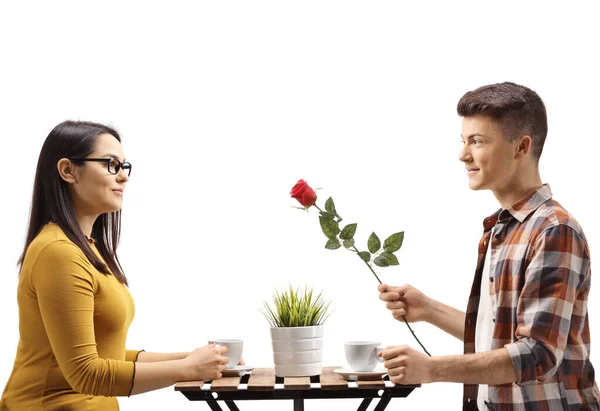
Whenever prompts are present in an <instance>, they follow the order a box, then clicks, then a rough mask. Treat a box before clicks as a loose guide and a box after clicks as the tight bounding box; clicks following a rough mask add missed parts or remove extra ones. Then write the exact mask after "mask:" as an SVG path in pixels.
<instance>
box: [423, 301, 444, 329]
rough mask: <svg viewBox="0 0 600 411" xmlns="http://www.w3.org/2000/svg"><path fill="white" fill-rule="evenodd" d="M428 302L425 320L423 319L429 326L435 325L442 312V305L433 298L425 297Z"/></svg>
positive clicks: (426, 303)
mask: <svg viewBox="0 0 600 411" xmlns="http://www.w3.org/2000/svg"><path fill="white" fill-rule="evenodd" d="M425 298H426V299H427V300H426V302H425V307H427V308H426V309H425V318H423V320H424V321H425V322H428V323H429V324H433V325H435V323H436V318H437V316H438V313H439V312H440V307H439V305H440V303H439V301H437V300H434V299H433V298H431V297H425Z"/></svg>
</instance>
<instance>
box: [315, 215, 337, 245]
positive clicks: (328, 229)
mask: <svg viewBox="0 0 600 411" xmlns="http://www.w3.org/2000/svg"><path fill="white" fill-rule="evenodd" d="M319 222H320V223H321V230H323V234H325V236H326V237H327V238H329V239H331V240H337V235H338V233H339V232H340V227H339V226H338V223H336V222H335V220H334V219H333V218H329V217H323V216H321V217H319Z"/></svg>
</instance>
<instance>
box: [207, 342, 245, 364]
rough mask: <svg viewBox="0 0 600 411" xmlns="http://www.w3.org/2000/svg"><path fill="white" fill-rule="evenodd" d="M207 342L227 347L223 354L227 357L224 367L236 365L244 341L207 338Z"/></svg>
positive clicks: (240, 355)
mask: <svg viewBox="0 0 600 411" xmlns="http://www.w3.org/2000/svg"><path fill="white" fill-rule="evenodd" d="M208 343H209V344H212V343H214V344H216V345H220V346H223V347H227V353H226V354H225V356H226V357H227V358H229V362H228V363H227V364H225V368H227V369H228V370H230V369H232V368H235V367H237V365H238V364H239V362H240V358H241V357H242V350H243V349H244V341H242V340H231V339H218V340H209V341H208Z"/></svg>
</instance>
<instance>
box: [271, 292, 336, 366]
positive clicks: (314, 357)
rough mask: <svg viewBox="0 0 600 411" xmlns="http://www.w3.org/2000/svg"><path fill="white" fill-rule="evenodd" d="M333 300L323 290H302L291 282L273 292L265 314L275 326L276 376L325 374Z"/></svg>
mask: <svg viewBox="0 0 600 411" xmlns="http://www.w3.org/2000/svg"><path fill="white" fill-rule="evenodd" d="M329 304H330V303H329V302H325V300H324V299H323V297H322V292H320V293H319V294H318V295H316V296H315V293H314V291H313V289H312V288H311V289H307V288H306V287H305V288H304V290H299V289H298V288H296V289H294V288H293V287H292V286H291V285H290V286H289V288H288V289H286V290H283V291H275V292H274V293H273V305H274V307H271V306H270V305H269V304H268V303H267V302H266V301H265V302H264V310H263V314H264V315H265V317H266V318H267V320H268V321H269V323H270V325H271V342H272V344H273V360H274V363H275V375H276V376H278V377H304V376H312V375H320V374H321V366H322V363H323V323H324V322H325V320H326V319H327V317H328V316H329V314H328V311H329Z"/></svg>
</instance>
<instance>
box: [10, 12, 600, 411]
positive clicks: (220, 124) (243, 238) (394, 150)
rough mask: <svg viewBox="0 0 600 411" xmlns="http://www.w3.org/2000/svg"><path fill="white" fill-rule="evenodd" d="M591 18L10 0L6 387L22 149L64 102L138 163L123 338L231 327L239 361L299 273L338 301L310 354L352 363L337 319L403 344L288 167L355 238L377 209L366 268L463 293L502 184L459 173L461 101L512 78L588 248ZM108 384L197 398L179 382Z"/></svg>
mask: <svg viewBox="0 0 600 411" xmlns="http://www.w3.org/2000/svg"><path fill="white" fill-rule="evenodd" d="M599 27H600V26H598V24H597V16H596V15H595V14H594V13H592V12H591V3H587V4H586V3H578V2H570V3H569V5H568V6H566V5H565V3H564V2H562V3H560V6H557V5H553V4H552V3H549V2H528V3H527V4H525V3H524V2H510V1H506V2H502V3H501V4H500V3H491V2H485V3H483V2H472V3H471V2H464V1H463V2H437V3H436V2H397V1H377V2H374V1H371V2H366V1H364V2H358V1H348V0H345V1H322V0H321V1H303V2H290V1H282V0H279V1H240V2H229V1H227V2H226V1H221V2H191V1H190V2H181V1H179V2H175V1H172V2H168V5H167V2H163V3H159V2H144V3H141V2H140V3H138V4H135V3H132V2H130V3H125V2H107V1H105V2H102V3H100V2H98V3H95V4H93V5H92V4H91V3H87V2H75V1H73V2H56V1H55V2H37V3H33V2H26V1H23V2H10V3H8V2H3V3H2V5H1V6H0V59H1V60H0V124H1V133H2V140H1V144H2V150H1V151H2V163H1V169H2V172H3V173H2V190H1V191H0V196H1V201H0V207H1V213H0V215H1V218H2V224H1V228H0V232H1V235H0V389H3V387H4V385H5V384H6V381H7V379H8V377H9V375H10V372H11V368H12V363H13V360H14V355H15V351H16V346H17V342H18V313H17V302H16V285H17V274H18V272H17V268H16V261H17V259H18V257H19V255H20V253H21V251H22V246H23V242H24V238H25V231H26V224H27V218H28V209H29V204H30V200H31V198H30V196H31V189H32V182H33V176H34V172H35V166H36V162H37V156H38V154H39V150H40V148H41V145H42V142H43V140H44V138H45V137H46V136H47V134H48V133H49V131H50V130H51V129H52V128H53V127H54V126H55V125H56V124H58V123H59V122H61V121H63V120H66V119H81V120H91V121H99V122H106V123H109V124H112V125H114V126H115V127H116V128H117V129H118V130H119V131H120V132H121V134H122V137H123V144H124V148H125V153H126V157H127V159H128V160H130V161H131V163H132V164H133V173H132V178H131V180H130V183H129V185H128V187H127V191H126V194H125V197H126V200H125V204H124V211H123V231H122V245H121V247H120V249H119V255H120V258H121V261H122V263H123V266H124V268H125V271H126V274H127V276H128V278H129V280H130V284H131V288H130V289H131V292H132V294H133V296H134V299H135V302H136V309H137V313H136V317H135V320H134V322H133V324H132V326H131V328H130V331H129V338H128V342H129V344H128V345H129V348H144V349H146V350H148V351H181V350H186V351H187V350H192V349H193V348H195V347H197V346H200V345H204V344H205V342H206V340H207V339H209V338H215V337H221V338H227V337H229V338H242V339H244V340H245V348H244V356H245V358H246V361H247V363H248V364H249V365H254V366H271V365H272V353H271V348H270V337H269V331H268V323H267V321H266V320H265V319H264V318H263V317H262V315H261V313H260V312H259V309H260V308H261V306H262V302H263V301H264V300H265V299H269V298H270V296H271V293H272V291H273V290H274V289H275V288H276V287H277V288H279V287H284V286H287V284H289V283H291V284H294V285H303V284H308V285H309V286H313V287H315V288H316V289H323V290H324V295H325V296H326V298H327V299H330V300H332V306H333V307H334V309H335V311H334V312H333V314H332V315H331V317H330V318H329V320H328V321H327V323H326V329H325V333H326V337H325V344H326V346H325V353H324V355H325V359H326V360H325V362H326V363H327V364H331V365H345V360H344V354H343V343H344V341H348V340H353V339H377V340H380V341H381V342H382V343H383V344H385V345H388V344H405V343H406V344H410V345H412V346H414V347H417V344H416V342H414V340H413V339H412V337H411V335H410V333H409V332H408V330H407V329H406V327H405V326H404V325H403V324H400V323H398V322H396V321H395V320H393V318H392V317H391V315H390V314H388V312H387V311H386V309H385V307H384V305H383V304H382V303H381V302H380V301H379V300H378V293H377V291H376V286H377V283H376V281H375V279H374V278H373V276H372V274H370V272H369V271H368V270H367V268H366V267H365V266H364V265H363V263H362V262H361V261H360V260H359V259H358V258H357V257H356V256H354V255H352V254H351V253H349V252H347V251H345V250H343V249H340V250H336V251H329V250H325V249H324V248H323V246H324V244H325V237H324V236H323V234H322V233H321V231H320V228H319V224H318V219H317V215H316V214H315V213H314V212H311V214H310V215H306V213H304V212H302V211H299V210H296V209H293V208H292V206H293V205H295V201H294V200H292V199H291V198H289V190H290V189H291V187H292V186H293V185H294V184H295V183H296V181H297V180H298V179H300V178H304V179H306V180H307V181H308V182H309V184H311V185H312V186H313V187H322V188H323V189H322V191H320V192H319V194H320V196H321V197H320V199H319V204H321V205H322V204H323V203H324V201H325V199H326V198H327V197H329V196H332V197H333V198H334V200H335V202H336V205H337V207H338V211H339V213H340V214H341V215H342V217H344V219H345V221H346V222H357V223H358V231H357V235H356V239H357V244H358V245H359V246H360V245H362V248H365V246H366V239H367V237H368V235H369V234H370V233H371V231H375V232H377V233H378V234H379V236H380V237H381V238H382V239H383V238H385V237H386V236H387V235H389V234H391V233H393V232H395V231H400V230H404V231H405V232H406V237H405V242H404V246H403V248H402V249H401V250H400V251H399V253H398V256H399V259H400V266H399V267H393V268H386V269H377V272H378V273H379V275H380V276H381V278H382V279H383V280H384V281H385V282H388V283H392V284H402V283H405V282H409V283H411V284H413V285H414V286H416V287H419V288H420V289H422V290H423V291H424V292H426V293H427V294H429V295H431V296H432V297H434V298H437V299H440V300H442V301H444V302H446V303H448V304H450V305H452V306H455V307H458V308H460V309H463V310H464V308H465V307H466V301H467V296H468V294H469V290H470V286H471V281H472V275H473V272H474V268H475V262H476V251H477V244H478V241H479V237H480V234H481V230H482V220H483V218H484V217H486V216H487V215H489V214H491V213H492V212H494V211H495V210H496V209H497V208H498V204H497V203H496V201H495V199H494V197H493V195H492V194H491V193H490V192H472V191H470V190H469V188H468V186H467V176H466V174H465V170H464V167H463V165H462V164H461V163H460V162H459V161H458V159H457V155H458V152H459V150H460V148H461V143H460V119H459V117H458V116H457V114H456V103H457V101H458V99H459V98H460V97H461V96H462V95H463V94H464V93H465V92H466V91H468V90H472V89H474V88H476V87H478V86H481V85H483V84H489V83H494V82H500V81H514V82H517V83H521V84H524V85H527V86H529V87H531V88H532V89H534V90H535V91H537V92H538V93H539V94H540V95H541V97H542V98H543V99H544V101H545V103H546V106H547V110H548V116H549V127H550V128H549V134H548V139H547V142H546V146H545V149H544V153H543V155H542V160H541V172H542V178H543V181H544V182H546V183H550V184H551V187H552V190H553V192H554V196H555V199H557V200H558V201H559V202H561V203H562V204H563V205H564V206H565V207H566V208H567V209H568V210H569V211H570V212H571V213H572V214H574V215H575V216H576V218H577V219H578V220H579V222H580V223H581V225H582V226H583V228H584V230H585V233H586V235H587V237H588V241H589V245H590V248H591V250H592V255H593V256H595V255H596V254H595V251H596V250H598V249H600V224H599V222H598V218H597V213H598V211H597V209H598V206H597V203H595V201H594V200H593V199H595V198H597V192H596V191H597V187H598V176H599V175H600V172H599V168H600V167H599V163H598V152H597V151H596V150H595V147H597V144H598V143H597V141H598V138H599V137H600V136H599V133H598V125H597V119H598V109H599V104H598V96H599V95H600V81H599V77H598V73H599V72H600V66H599V64H598V60H597V58H596V57H597V56H596V55H597V50H598V49H597V46H598V39H599V38H600V28H599ZM597 288H598V286H597V285H596V284H595V287H593V288H592V293H591V295H590V304H589V310H590V320H591V323H592V341H593V342H594V344H593V347H594V349H593V350H592V360H593V361H594V362H595V365H596V367H597V368H598V367H600V357H598V352H599V351H600V347H599V346H598V341H600V322H599V320H598V319H599V318H600V305H599V304H598V302H597V300H598V293H599V291H598V289H597ZM414 328H415V331H416V333H417V335H418V336H419V337H420V338H421V339H422V341H423V342H424V343H425V345H426V347H427V348H428V350H429V351H430V352H431V353H433V354H434V355H443V354H455V353H460V352H461V350H462V344H461V343H460V342H459V341H458V340H455V339H453V338H452V337H450V336H447V335H445V334H444V333H443V332H441V331H439V330H437V329H435V328H434V327H432V326H430V325H428V324H416V325H415V327H414ZM461 397H462V387H461V385H459V384H449V383H448V384H431V385H426V386H423V387H422V388H420V389H418V390H416V391H415V392H414V393H413V394H411V395H410V397H409V398H407V399H405V400H394V401H393V402H392V403H391V405H390V408H389V409H414V410H416V409H419V410H425V409H426V410H430V409H431V410H433V409H440V407H442V408H443V409H453V410H454V409H456V410H457V409H460V401H461ZM336 401H337V400H336ZM120 404H121V408H122V409H123V410H142V409H144V410H147V409H152V410H163V409H176V410H192V409H208V408H207V407H206V405H204V404H199V403H195V404H192V403H189V402H188V401H187V400H186V399H185V398H184V397H183V396H182V395H181V394H179V393H175V392H174V391H173V389H172V388H167V389H164V390H160V391H158V392H153V393H148V394H143V395H139V396H135V397H132V398H122V399H120ZM238 405H240V407H241V408H242V407H243V408H242V409H245V410H259V409H265V410H268V409H271V410H275V409H282V408H283V409H291V408H292V404H291V402H289V403H279V402H270V403H267V402H262V403H251V402H245V403H241V404H238ZM357 405H358V402H357V401H356V400H346V401H343V400H339V401H338V402H335V401H333V400H329V401H325V400H323V401H309V402H307V406H306V407H307V410H318V409H322V410H325V409H331V408H333V407H348V408H352V409H354V408H355V407H356V406H357ZM372 407H373V405H372Z"/></svg>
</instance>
